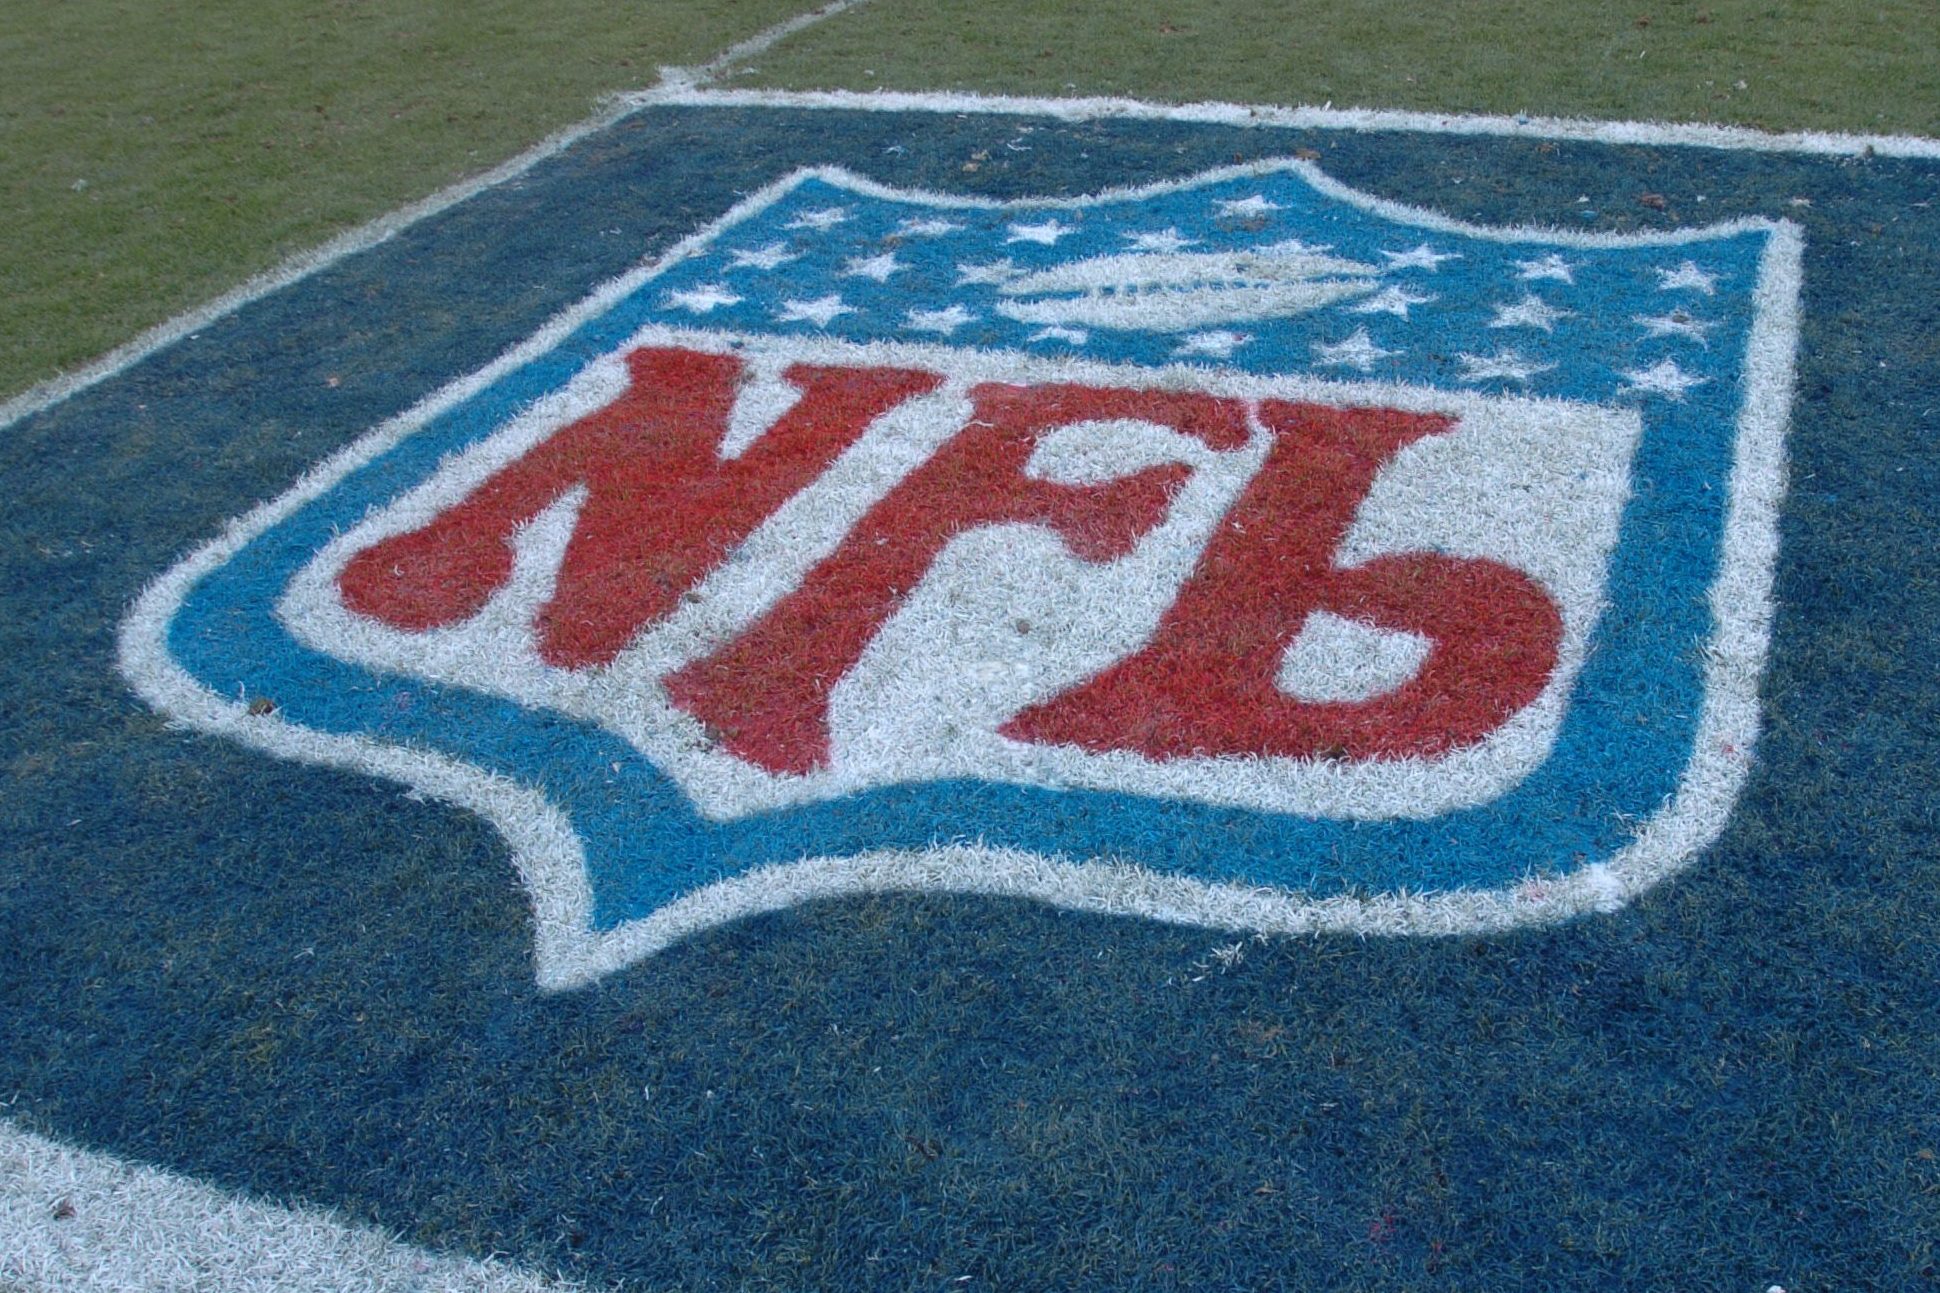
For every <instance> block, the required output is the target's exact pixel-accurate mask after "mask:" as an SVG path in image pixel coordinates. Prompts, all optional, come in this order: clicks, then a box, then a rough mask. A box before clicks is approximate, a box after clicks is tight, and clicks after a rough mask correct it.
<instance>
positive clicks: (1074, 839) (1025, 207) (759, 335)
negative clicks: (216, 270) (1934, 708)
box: [122, 163, 1798, 987]
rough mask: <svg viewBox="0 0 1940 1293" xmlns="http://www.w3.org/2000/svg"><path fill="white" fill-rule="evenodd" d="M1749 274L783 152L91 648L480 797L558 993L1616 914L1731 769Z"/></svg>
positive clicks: (1299, 178) (1747, 531)
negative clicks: (819, 957)
mask: <svg viewBox="0 0 1940 1293" xmlns="http://www.w3.org/2000/svg"><path fill="white" fill-rule="evenodd" d="M1797 264H1798V242H1797V235H1796V232H1795V231H1794V230H1793V229H1792V228H1791V227H1790V226H1787V225H1783V224H1772V223H1764V222H1743V223H1738V224H1733V225H1728V226H1719V227H1715V228H1711V229H1706V230H1700V231H1692V232H1684V233H1678V234H1672V235H1653V236H1649V237H1637V238H1609V237H1598V238H1592V237H1582V236H1569V235H1563V234H1556V233H1549V232H1540V231H1529V230H1503V229H1486V228H1475V227H1469V226H1463V225H1459V224H1455V223H1453V222H1450V221H1447V220H1445V219H1442V218H1439V217H1436V216H1431V215H1427V214H1424V213H1422V212H1418V211H1411V210H1405V209H1401V208H1398V207H1395V206H1392V205H1388V204H1384V203H1382V202H1379V201H1376V200H1373V199H1370V198H1368V197H1366V196H1364V195H1360V194H1356V193H1353V192H1350V191H1346V190H1344V189H1342V188H1341V187H1339V186H1338V185H1336V184H1334V183H1332V182H1331V181H1329V180H1328V179H1326V178H1325V177H1324V176H1323V175H1321V174H1320V173H1319V172H1317V171H1315V170H1314V169H1313V168H1311V167H1309V166H1306V165H1304V164H1300V163H1285V164H1275V165H1270V166H1264V167H1261V166H1253V167H1248V168H1244V169H1234V170H1230V171H1222V172H1216V173H1211V174H1207V175H1203V176H1200V177H1198V178H1196V179H1194V180H1192V181H1190V182H1188V183H1184V184H1169V185H1166V186H1163V187H1158V188H1151V189H1144V190H1135V191H1126V192H1120V193H1109V194H1104V195H1100V196H1096V197H1092V198H1087V199H1083V200H1077V201H1057V202H1037V203H1018V204H1007V205H1006V204H994V203H981V202H972V201H967V200H963V199H957V198H950V197H945V196H940V195H933V194H921V193H910V192H903V191H895V190H889V189H885V188H882V187H880V186H877V185H875V184H872V183H870V182H867V181H864V180H861V179H858V178H856V177H854V176H851V175H848V174H845V173H840V172H832V171H825V170H824V171H803V172H800V173H798V174H796V175H794V176H792V177H790V178H789V179H787V180H786V181H785V182H782V183H780V184H778V185H776V186H774V187H772V188H770V189H768V190H766V191H764V192H761V193H759V194H757V195H755V196H753V197H751V198H749V199H747V200H746V201H745V202H743V203H742V204H741V205H740V206H738V207H737V208H735V209H734V210H733V211H731V212H729V213H727V214H726V215H725V216H723V217H722V218H721V219H719V220H718V221H716V222H715V223H714V224H712V225H710V226H709V227H707V228H705V229H702V230H699V231H697V232H696V233H695V234H694V235H693V236H692V237H690V238H689V239H688V240H687V241H686V242H684V243H683V244H682V245H681V246H680V247H679V248H678V249H677V250H676V251H675V252H674V253H673V254H672V255H670V256H668V257H666V258H663V259H662V260H659V261H657V262H656V263H654V264H652V265H649V266H646V267H643V268H642V269H640V270H639V271H637V272H635V273H634V274H632V275H629V276H628V277H626V278H624V279H622V280H620V281H617V282H615V283H612V284H610V285H608V286H607V287H605V288H603V289H602V290H600V291H599V292H598V293H596V294H595V295H594V296H593V297H591V298H589V299H588V300H587V301H585V302H583V303H582V304H581V305H580V306H578V307H576V308H575V309H573V310H572V311H570V312H569V313H568V314H567V315H565V316H563V317H561V318H559V319H557V320H555V321H554V322H553V323H552V324H551V325H549V326H548V327H547V328H546V329H544V330H543V331H542V332H541V333H540V334H538V335H537V336H535V337H533V338H532V339H531V340H530V341H529V342H527V343H526V344H525V345H523V346H521V347H520V348H518V349H517V350H516V351H514V352H513V353H511V354H508V355H506V356H505V357H503V358H502V359H501V360H499V361H498V362H496V363H494V364H493V365H491V366H490V367H489V368H487V369H486V370H484V371H482V372H480V373H477V374H475V375H474V376H472V377H471V378H469V379H467V380H465V381H463V382H460V383H458V384H456V385H455V386H453V387H451V388H448V389H446V390H445V391H442V392H440V393H439V394H438V395H437V396H435V397H434V398H432V399H430V400H428V401H426V402H425V403H424V404H422V405H421V406H419V407H418V408H416V409H414V410H412V411H411V412H410V413H409V414H407V415H405V416H404V417H402V418H400V419H398V420H396V421H395V422H393V423H391V424H387V425H385V426H382V427H379V428H376V429H374V430H372V431H371V432H370V434H369V435H367V436H366V437H365V438H363V439H362V440H360V441H359V442H357V443H356V444H354V445H353V446H351V447H350V448H349V449H348V450H346V451H345V452H344V453H342V454H340V455H339V456H338V457H336V458H334V459H332V460H331V461H329V462H327V463H324V464H322V465H321V466H319V467H318V468H317V469H316V471H315V472H314V473H312V474H311V475H310V476H309V477H307V478H306V479H304V480H303V481H302V482H300V483H299V484H298V485H297V486H296V487H295V488H294V489H292V490H291V491H290V492H289V493H288V494H287V495H285V496H284V497H283V498H281V499H278V500H276V501H275V502H273V503H270V504H268V505H266V506H264V507H263V508H261V509H259V510H257V511H256V512H254V513H251V514H250V515H248V516H245V517H243V518H240V519H239V520H238V521H236V522H235V523H234V524H233V525H232V526H231V527H230V529H229V531H228V532H227V533H225V534H224V535H223V536H222V537H221V538H220V539H218V540H217V541H216V542H214V543H212V544H210V545H209V546H207V547H206V548H204V549H202V550H201V551H199V552H197V553H195V554H194V555H193V556H191V557H190V558H188V559H187V560H186V561H184V562H183V563H182V564H181V565H180V566H178V567H177V568H176V569H174V570H172V571H170V572H169V573H168V574H167V575H165V576H164V577H163V578H162V579H160V580H159V581H157V583H156V584H155V585H154V586H153V587H152V588H151V589H150V590H149V592H148V593H147V594H146V595H145V597H144V598H143V600H142V601H141V603H140V604H139V606H138V607H137V608H136V610H135V612H134V614H133V615H132V616H131V617H130V619H129V621H128V624H127V626H126V629H125V632H124V635H123V643H122V646H123V666H124V669H125V671H126V672H127V674H128V675H129V677H130V678H131V679H132V680H133V681H134V683H135V685H136V686H137V687H138V688H139V689H140V690H141V691H142V693H143V694H144V695H145V696H146V697H148V698H149V699H150V700H151V701H152V702H153V703H154V704H156V705H157V706H159V707H161V708H163V709H164V710H166V711H168V712H170V713H172V714H174V715H176V716H178V717H181V718H183V719H185V720H187V721H190V722H192V723H195V724H197V725H200V726H203V727H206V728H210V729H213V730H218V731H221V732H223V733H225V734H227V735H230V736H233V737H235V738H237V739H240V740H243V741H246V742H249V743H251V744H253V745H256V746H259V747H261V748H264V749H266V750H269V751H272V752H275V753H277V754H280V755H285V756H289V757H294V758H298V759H304V760H310V761H314V762H319V763H330V764H338V765H344V766H350V767H355V768H359V769H363V770H366V771H370V772H374V773H377V774H380V775H383V776H387V777H391V778H395V779H397V780H400V781H403V782H406V783H408V784H409V785H411V786H412V787H414V788H415V789H416V790H418V791H420V792H423V793H426V794H430V795H434V796H438V797H440V798H444V799H448V800H451V801H453V802H456V803H460V804H463V805H466V806H469V807H471V808H473V809H475V810H476V811H478V812H480V813H482V814H484V815H486V816H487V817H488V818H489V819H490V820H491V821H492V822H493V823H494V824H495V825H496V826H497V827H498V828H499V829H500V830H501V831H502V832H503V833H504V835H505V836H506V837H507V839H508V840H509V841H510V843H511V845H512V847H513V849H514V851H515V854H516V858H517V862H518V865H519V867H520V869H521V872H522V875H523V876H524V879H525V882H526V884H527V886H528V888H529V890H530V892H531V894H532V900H533V906H534V911H535V923H536V930H537V958H536V962H537V974H538V978H539V981H540V982H541V983H542V984H544V985H546V986H550V987H566V986H572V985H575V984H580V983H584V982H587V981H589V980H591V979H593V978H596V977H598V976H599V975H601V974H603V973H605V972H607V971H609V970H611V969H613V968H615V967H617V966H620V965H623V964H625V963H627V962H629V961H632V960H635V959H638V958H639V957H641V956H645V955H648V954H651V953H652V952H654V951H656V950H657V949H659V948H661V947H664V946H666V945H667V944H668V943H669V942H670V941H672V940H674V939H676V938H678V937H680V936H681V935H682V934H684V933H686V932H688V931H692V930H694V929H698V928H701V927H704V926H706V925H710V924H713V923H717V922H719V921H722V920H725V919H729V918H732V917H735V916H737V915H741V914H745V913H748V912H752V911H758V910H763V909H768V908H773V907H776V906H779V905H783V904H787V903H792V902H797V901H801V900H804V899H806V898H810V897H815V896H819V895H833V894H840V893H845V892H855V891H860V890H869V889H887V888H936V889H950V890H959V891H974V892H984V893H1002V894H1016V895H1023V896H1029V897H1034V898H1038V899H1042V900H1046V901H1050V902H1055V903H1061V904H1066V905H1071V906H1078V907H1086V908H1091V909H1096V910H1108V911H1118V912H1124V913H1127V914H1135V915H1142V916H1147V917H1154V918H1160V919H1166V920H1175V921H1188V922H1197V923H1204V924H1208V925H1218V926H1225V927H1230V928H1239V929H1252V930H1260V931H1280V932H1291V931H1302V930H1328V929H1354V930H1361V931H1368V932H1382V933H1396V934H1405V933H1446V932H1454V931H1486V930H1497V929H1504V928H1508V927H1511V926H1515V925H1519V924H1525V923H1530V922H1536V921H1544V920H1554V919H1561V918H1564V917H1568V916H1571V915H1575V914H1579V913H1582V912H1587V911H1592V910H1600V909H1601V910H1607V909H1610V908H1613V907H1616V906H1618V905H1621V904H1622V903H1623V902H1624V901H1626V900H1627V899H1628V898H1630V897H1631V896H1633V895H1635V894H1637V893H1639V892H1641V891H1642V890H1643V889H1644V888H1646V887H1648V886H1649V885H1650V884H1652V883H1654V882H1655V881H1657V880H1658V879H1661V878H1662V877H1664V876H1666V875H1668V874H1670V873H1671V872H1673V871H1674V870H1676V869H1677V868H1678V867H1679V866H1681V865H1682V864H1683V863H1684V862H1686V861H1687V860H1688V859H1689V858H1690V857H1691V856H1692V855H1693V853H1694V852H1695V851H1696V850H1698V849H1700V848H1701V847H1703V845H1704V844H1706V843H1707V842H1708V841H1709V840H1711V839H1712V838H1713V837H1714V836H1715V835H1716V833H1717V832H1718V830H1719V829H1720V828H1721V827H1722V825H1723V822H1724V820H1725V818H1726V816H1727V815H1728V813H1729V811H1730V808H1731V805H1732V801H1733V799H1734V797H1735V795H1736V793H1737V789H1738V786H1739V784H1740V782H1741V780H1742V778H1743V774H1744V770H1745V768H1746V766H1747V764H1748V760H1749V758H1750V751H1751V742H1752V740H1753V738H1754V736H1755V733H1756V725H1757V724H1756V691H1757V681H1758V676H1759V672H1760V669H1761V667H1762V664H1763V660H1764V655H1765V648H1766V640H1767V631H1768V618H1769V595H1768V592H1769V580H1770V571H1771V566H1772V560H1773V555H1774V544H1775V534H1776V527H1775V523H1774V516H1775V509H1776V506H1777V502H1778V495H1779V491H1780V488H1781V484H1782V479H1781V477H1782V448H1783V443H1782V442H1783V428H1784V419H1785V411H1786V407H1787V402H1788V400H1789V395H1790V382H1791V362H1792V352H1793V342H1794V336H1795V332H1796V322H1795V315H1796V297H1797V284H1798V276H1797Z"/></svg>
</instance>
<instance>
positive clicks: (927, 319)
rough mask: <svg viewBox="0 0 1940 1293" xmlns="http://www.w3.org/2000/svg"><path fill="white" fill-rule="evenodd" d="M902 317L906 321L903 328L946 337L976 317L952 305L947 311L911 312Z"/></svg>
mask: <svg viewBox="0 0 1940 1293" xmlns="http://www.w3.org/2000/svg"><path fill="white" fill-rule="evenodd" d="M903 317H904V318H905V319H906V320H907V322H906V323H905V324H904V325H903V326H904V327H908V328H914V329H916V330H917V331H918V332H940V333H942V334H943V335H944V336H946V337H947V336H949V335H950V334H951V333H952V332H955V331H956V330H957V329H958V328H961V327H962V326H963V325H964V324H966V323H969V322H970V321H971V320H973V319H975V318H976V317H977V316H976V315H974V314H972V313H970V311H968V310H966V309H964V308H963V307H962V306H960V305H953V306H951V307H950V308H949V309H947V310H911V311H910V312H909V313H908V314H906V315H904V316H903Z"/></svg>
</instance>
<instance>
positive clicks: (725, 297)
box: [666, 283, 741, 314]
mask: <svg viewBox="0 0 1940 1293" xmlns="http://www.w3.org/2000/svg"><path fill="white" fill-rule="evenodd" d="M740 303H741V298H740V297H738V296H736V295H735V294H734V293H732V292H730V291H728V289H727V284H725V283H702V284H701V285H700V286H698V287H690V288H688V289H687V290H686V291H684V292H669V293H667V300H666V308H668V309H672V308H673V307H675V306H679V307H680V308H681V309H683V310H686V311H687V312H688V313H690V314H707V313H708V312H710V311H711V310H713V308H714V307H715V306H717V305H739V304H740Z"/></svg>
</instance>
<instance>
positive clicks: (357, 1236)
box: [0, 1121, 581, 1293]
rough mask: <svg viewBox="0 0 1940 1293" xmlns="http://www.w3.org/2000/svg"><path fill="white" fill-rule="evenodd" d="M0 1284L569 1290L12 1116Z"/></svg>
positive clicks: (260, 1290) (255, 1290)
mask: <svg viewBox="0 0 1940 1293" xmlns="http://www.w3.org/2000/svg"><path fill="white" fill-rule="evenodd" d="M0 1235H4V1236H5V1242H4V1243H0V1288H6V1289H19V1288H22V1287H24V1288H28V1289H35V1290H42V1289H45V1290H50V1291H51V1290H62V1291H65V1290H70V1289H72V1290H83V1289H86V1290H96V1289H99V1290H110V1289H117V1290H118V1289H127V1290H141V1291H142V1293H178V1291H179V1293H312V1291H314V1293H339V1291H341V1290H360V1291H364V1290H368V1293H569V1291H570V1290H575V1289H578V1288H580V1287H581V1286H580V1285H576V1284H571V1283H566V1282H563V1281H555V1280H550V1279H546V1278H544V1277H542V1276H539V1275H535V1274H532V1273H530V1272H527V1271H523V1270H520V1269H518V1268H517V1267H513V1266H507V1265H505V1264H503V1263H501V1262H496V1261H476V1260H473V1259H471V1258H465V1257H451V1256H446V1255H443V1254H439V1253H432V1252H427V1251H425V1250H424V1249H421V1248H416V1247H413V1246H412V1245H410V1244H406V1243H402V1242H400V1241H398V1240H396V1239H392V1238H389V1237H388V1236H386V1235H384V1234H382V1233H380V1232H378V1231H376V1230H372V1229H370V1228H369V1227H366V1226H352V1225H346V1224H344V1223H343V1222H341V1221H338V1220H336V1219H334V1218H332V1217H331V1216H330V1215H329V1214H328V1213H325V1212H323V1211H320V1210H318V1209H314V1208H289V1207H281V1206H279V1205H276V1204H271V1203H261V1202H258V1201H256V1200H253V1199H248V1198H243V1197H241V1196H238V1195H233V1194H227V1193H225V1192H223V1191H221V1190H217V1189H214V1188H212V1187H210V1186H207V1185H203V1184H201V1183H200V1182H198V1181H194V1180H191V1179H190V1178H188V1177H185V1176H179V1175H177V1174H175V1173H173V1172H164V1171H160V1170H157V1169H156V1168H152V1167H143V1166H140V1165H137V1164H134V1163H129V1162H125V1161H123V1160H121V1159H118V1158H115V1157H112V1156H111V1155H108V1154H101V1153H96V1152H94V1151H91V1150H84V1149H75V1148H73V1147H71V1146H67V1145H63V1144H60V1143H59V1142H57V1141H52V1140H49V1139H47V1138H46V1137H44V1136H38V1135H35V1134H34V1133H32V1132H28V1131H23V1130H21V1129H20V1128H18V1127H16V1126H13V1125H12V1124H10V1123H8V1122H5V1121H0Z"/></svg>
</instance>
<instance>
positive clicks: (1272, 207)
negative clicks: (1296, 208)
mask: <svg viewBox="0 0 1940 1293" xmlns="http://www.w3.org/2000/svg"><path fill="white" fill-rule="evenodd" d="M1285 209H1286V208H1284V207H1282V206H1281V205H1280V204H1279V203H1278V202H1269V201H1268V200H1267V199H1266V198H1264V197H1262V196H1261V195H1260V194H1258V193H1255V194H1254V195H1253V196H1252V197H1250V198H1226V199H1224V200H1223V201H1221V202H1220V203H1219V214H1220V215H1222V216H1227V217H1230V218H1232V219H1235V220H1248V219H1254V218H1256V217H1259V216H1263V215H1265V214H1266V213H1267V212H1269V211H1283V210H1285Z"/></svg>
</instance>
